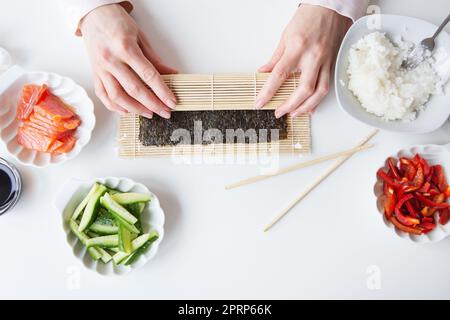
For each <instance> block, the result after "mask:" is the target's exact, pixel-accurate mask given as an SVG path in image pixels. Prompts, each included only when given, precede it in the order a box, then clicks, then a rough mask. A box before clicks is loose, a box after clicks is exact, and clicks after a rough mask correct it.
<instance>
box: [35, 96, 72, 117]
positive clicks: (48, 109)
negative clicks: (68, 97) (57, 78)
mask: <svg viewBox="0 0 450 320" xmlns="http://www.w3.org/2000/svg"><path fill="white" fill-rule="evenodd" d="M34 111H35V112H36V113H38V114H40V115H41V116H43V117H47V118H48V119H50V120H52V121H60V120H63V119H70V118H72V117H74V116H75V113H73V111H72V110H70V108H69V107H67V106H66V105H65V104H64V102H62V101H61V99H60V98H58V97H56V96H54V95H53V94H48V95H46V96H45V98H44V99H41V101H40V102H39V103H38V104H36V105H35V106H34Z"/></svg>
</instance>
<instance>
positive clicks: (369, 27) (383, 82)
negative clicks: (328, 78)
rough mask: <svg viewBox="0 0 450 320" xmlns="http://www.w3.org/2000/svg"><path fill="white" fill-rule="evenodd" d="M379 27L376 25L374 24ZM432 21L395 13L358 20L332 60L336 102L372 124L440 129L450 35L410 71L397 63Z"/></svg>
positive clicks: (447, 111)
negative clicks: (335, 59) (333, 63)
mask: <svg viewBox="0 0 450 320" xmlns="http://www.w3.org/2000/svg"><path fill="white" fill-rule="evenodd" d="M378 25H379V26H381V28H377V26H378ZM436 29H437V26H435V25H433V24H431V23H428V22H426V21H423V20H419V19H415V18H410V17H404V16H397V15H384V14H383V15H371V16H366V17H363V18H361V19H359V20H358V21H357V22H356V23H355V24H354V25H353V26H352V27H351V28H350V30H349V32H348V33H347V35H346V36H345V38H344V40H343V42H342V45H341V49H340V51H339V54H338V58H337V62H336V73H335V86H336V95H337V99H338V102H339V104H340V106H341V107H342V108H343V109H344V111H345V112H346V113H348V114H349V115H351V116H352V117H354V118H356V119H358V120H359V121H361V122H364V123H366V124H368V125H370V126H372V127H376V128H380V129H384V130H389V131H397V132H405V133H407V132H409V133H425V132H431V131H434V130H436V129H438V128H440V127H441V126H442V125H443V124H444V123H445V122H446V121H447V119H448V118H449V116H450V95H449V94H448V92H449V91H450V83H449V81H448V79H449V76H450V36H449V35H448V34H447V33H446V32H445V31H443V32H442V33H441V34H440V35H439V37H438V38H437V40H436V48H435V50H434V51H433V53H427V52H424V57H425V59H424V61H423V62H422V63H420V64H419V66H418V67H417V68H415V69H413V70H407V69H405V68H403V67H402V66H401V64H402V61H403V60H404V58H405V57H406V56H407V55H408V53H409V51H410V50H412V49H413V48H414V45H415V44H417V43H419V42H420V41H421V40H422V39H424V38H426V37H429V36H431V35H432V34H433V33H434V32H435V31H436Z"/></svg>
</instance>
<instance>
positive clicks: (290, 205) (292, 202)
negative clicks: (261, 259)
mask: <svg viewBox="0 0 450 320" xmlns="http://www.w3.org/2000/svg"><path fill="white" fill-rule="evenodd" d="M377 133H378V130H374V131H372V132H371V133H370V134H369V135H368V136H367V137H366V138H364V140H362V141H361V142H360V143H359V144H358V145H357V146H356V148H357V147H361V146H363V145H365V144H366V143H367V142H369V141H370V139H372V138H373V137H374V136H375V135H376V134H377ZM352 155H353V153H351V154H348V155H346V156H343V157H342V158H341V159H339V160H337V161H336V163H334V164H333V165H332V166H331V167H330V168H329V169H328V170H327V171H325V172H324V173H323V174H322V175H320V176H319V177H318V178H317V179H316V180H315V181H314V182H313V183H312V184H311V185H310V186H309V187H308V188H306V190H304V191H303V192H302V193H301V194H300V195H299V196H297V197H296V198H295V199H294V200H292V201H291V202H290V203H289V205H288V206H287V207H286V208H285V209H284V210H283V211H281V212H280V213H279V214H277V215H276V216H275V218H274V219H273V220H272V221H271V222H270V223H269V224H267V225H266V227H265V228H264V232H267V231H268V230H269V229H270V228H272V227H273V226H274V225H275V224H276V223H277V222H278V221H280V220H281V219H282V218H283V217H284V216H285V215H286V214H287V213H288V212H289V211H290V210H291V209H292V208H293V207H294V206H295V205H296V204H297V203H299V202H300V201H302V200H303V199H304V198H305V197H306V196H307V195H308V194H310V193H311V191H313V190H314V189H315V188H316V187H317V186H318V185H319V184H320V183H321V182H322V181H324V180H325V179H326V178H327V177H328V176H330V175H331V174H332V173H333V172H334V171H336V169H337V168H339V167H340V166H341V165H342V164H343V163H344V162H346V161H347V160H348V159H350V158H351V156H352Z"/></svg>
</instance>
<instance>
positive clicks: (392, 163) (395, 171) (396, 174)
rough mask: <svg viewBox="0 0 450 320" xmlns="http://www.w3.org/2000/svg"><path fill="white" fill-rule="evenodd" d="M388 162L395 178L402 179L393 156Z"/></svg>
mask: <svg viewBox="0 0 450 320" xmlns="http://www.w3.org/2000/svg"><path fill="white" fill-rule="evenodd" d="M387 163H388V166H389V169H390V171H391V173H392V176H393V178H394V179H397V180H400V179H401V176H400V171H399V170H398V168H397V166H396V164H395V160H394V158H392V157H390V158H388V160H387Z"/></svg>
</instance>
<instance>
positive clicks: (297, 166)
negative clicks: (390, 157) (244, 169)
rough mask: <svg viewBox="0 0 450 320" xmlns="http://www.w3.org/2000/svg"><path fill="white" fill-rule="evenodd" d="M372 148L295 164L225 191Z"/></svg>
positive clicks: (242, 181)
mask: <svg viewBox="0 0 450 320" xmlns="http://www.w3.org/2000/svg"><path fill="white" fill-rule="evenodd" d="M372 147H373V144H364V145H362V146H358V147H355V148H351V149H347V150H344V151H340V152H336V153H332V154H328V155H325V156H322V157H319V158H316V159H313V160H309V161H306V162H301V163H297V164H294V165H291V166H288V167H285V168H281V169H278V170H277V171H275V172H273V173H270V174H262V175H258V176H253V177H250V178H247V179H243V180H240V181H238V182H235V183H231V184H228V185H226V186H225V190H230V189H234V188H239V187H242V186H245V185H248V184H252V183H255V182H258V181H261V180H265V179H269V178H271V177H275V176H279V175H282V174H285V173H288V172H292V171H295V170H299V169H303V168H306V167H310V166H313V165H315V164H318V163H321V162H324V161H328V160H333V159H336V158H339V157H343V156H347V155H353V154H354V153H356V152H359V151H363V150H367V149H370V148H372Z"/></svg>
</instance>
